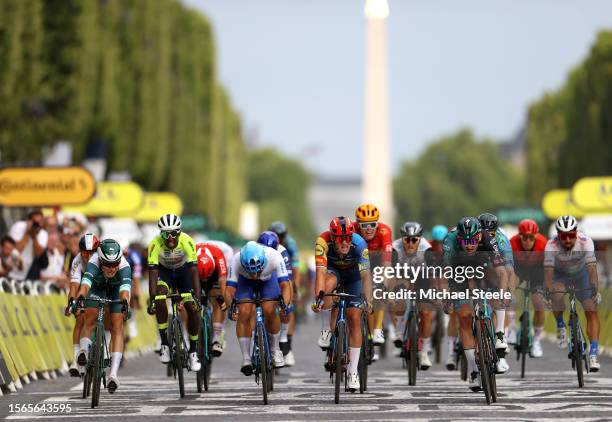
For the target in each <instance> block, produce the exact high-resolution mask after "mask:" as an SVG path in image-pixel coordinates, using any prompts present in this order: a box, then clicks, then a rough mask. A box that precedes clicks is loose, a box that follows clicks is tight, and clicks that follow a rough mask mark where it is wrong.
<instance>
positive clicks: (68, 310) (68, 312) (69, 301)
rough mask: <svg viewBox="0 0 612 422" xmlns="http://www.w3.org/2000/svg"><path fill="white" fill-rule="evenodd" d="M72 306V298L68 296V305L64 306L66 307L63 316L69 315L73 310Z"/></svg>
mask: <svg viewBox="0 0 612 422" xmlns="http://www.w3.org/2000/svg"><path fill="white" fill-rule="evenodd" d="M73 306H74V298H72V297H70V298H68V305H67V306H66V309H64V315H65V316H70V314H71V313H72V312H73Z"/></svg>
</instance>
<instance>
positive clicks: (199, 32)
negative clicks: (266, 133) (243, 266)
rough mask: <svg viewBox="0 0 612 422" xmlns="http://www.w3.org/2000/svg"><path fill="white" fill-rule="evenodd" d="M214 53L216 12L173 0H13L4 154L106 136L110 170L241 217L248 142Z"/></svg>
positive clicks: (5, 64)
mask: <svg viewBox="0 0 612 422" xmlns="http://www.w3.org/2000/svg"><path fill="white" fill-rule="evenodd" d="M215 62H216V60H215V49H214V38H213V34H212V28H211V26H210V24H209V22H208V20H207V19H206V18H205V17H204V16H203V15H201V14H200V13H198V12H195V11H193V10H191V9H188V8H186V7H185V6H183V5H182V4H181V3H180V2H178V1H175V0H154V1H153V0H121V1H117V0H3V1H2V2H0V151H2V156H1V157H0V159H1V160H2V163H3V164H4V165H10V164H26V163H32V164H35V163H36V162H39V161H40V158H41V155H42V154H41V153H42V147H44V146H47V145H52V144H53V143H55V142H56V141H58V140H68V141H70V142H71V143H72V145H73V151H74V157H73V158H74V161H75V162H77V163H78V162H80V161H81V159H82V158H83V157H84V154H85V149H86V147H87V145H88V143H89V142H91V141H98V142H102V143H105V144H106V146H107V148H108V151H109V157H108V164H109V169H110V170H120V171H123V170H127V171H129V172H131V174H132V176H133V177H134V179H135V180H136V181H137V182H139V183H140V184H142V185H143V186H144V187H145V189H147V190H171V191H173V192H176V193H177V194H179V195H180V196H181V198H182V199H183V201H184V203H185V205H186V211H188V212H202V213H205V214H207V215H208V217H209V218H210V219H211V221H213V222H216V223H217V224H220V225H223V226H228V227H231V226H233V227H235V226H236V224H237V222H238V209H239V206H240V204H241V203H242V201H243V200H244V199H245V195H246V189H245V181H244V179H245V175H246V173H245V170H244V169H243V168H242V166H240V165H239V163H240V162H243V161H245V160H246V158H245V156H246V152H245V149H244V145H243V140H242V133H241V125H240V117H239V116H238V115H237V114H236V112H235V111H234V110H233V108H232V105H231V102H230V100H229V98H228V96H227V94H226V93H225V91H224V90H223V89H222V88H221V87H220V86H219V84H218V81H217V77H216V70H215Z"/></svg>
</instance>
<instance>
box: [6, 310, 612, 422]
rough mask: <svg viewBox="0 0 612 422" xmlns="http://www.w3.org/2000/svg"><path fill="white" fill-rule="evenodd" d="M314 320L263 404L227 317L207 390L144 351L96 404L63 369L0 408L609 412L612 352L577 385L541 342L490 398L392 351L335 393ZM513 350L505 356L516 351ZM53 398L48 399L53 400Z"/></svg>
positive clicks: (134, 416) (312, 416) (500, 415)
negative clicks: (358, 388)
mask: <svg viewBox="0 0 612 422" xmlns="http://www.w3.org/2000/svg"><path fill="white" fill-rule="evenodd" d="M319 329H320V323H319V322H318V320H316V321H315V320H314V319H311V320H310V321H308V322H307V323H305V324H304V325H303V326H302V327H301V328H300V331H299V332H298V334H297V336H296V338H295V339H294V351H295V354H296V359H297V364H296V366H295V367H293V368H291V369H286V368H284V369H281V370H280V373H279V374H278V375H277V376H276V383H275V390H274V392H272V393H271V394H270V403H269V404H268V405H267V406H266V405H263V404H262V399H261V390H260V388H259V387H258V386H257V385H256V384H255V381H254V378H253V377H245V376H243V375H242V374H241V373H240V372H239V365H240V357H239V349H238V344H237V342H236V339H235V336H234V334H233V330H234V327H233V323H230V324H228V326H227V330H228V333H229V336H228V345H227V349H226V353H225V354H224V355H223V356H222V357H221V358H219V359H217V360H216V361H215V363H214V366H213V375H212V377H213V380H212V385H211V387H210V390H209V391H208V392H205V393H202V394H198V393H197V391H196V386H195V374H192V373H189V374H188V376H187V385H186V390H187V395H186V397H185V398H184V399H180V398H179V392H178V383H177V381H175V380H174V379H173V378H167V377H166V375H165V368H164V367H163V366H162V365H161V364H160V363H159V361H158V357H157V355H154V354H152V353H148V354H145V355H142V356H139V357H136V358H132V359H130V360H128V361H126V362H125V366H124V368H123V369H122V370H121V371H120V373H119V376H120V382H121V385H120V387H119V389H118V390H117V392H116V393H115V394H114V395H110V394H108V392H107V391H103V392H102V395H101V399H100V406H99V407H98V408H96V409H91V408H90V402H89V400H83V399H81V398H80V394H81V382H80V381H79V380H78V379H75V378H70V377H67V376H63V377H59V378H57V379H55V380H50V381H38V382H35V383H31V384H30V385H27V386H25V387H24V389H23V390H21V391H19V392H18V393H15V394H10V395H5V396H4V397H2V398H0V418H3V419H4V418H6V419H11V420H12V419H22V420H34V419H48V420H59V419H65V420H70V419H72V418H89V419H90V420H94V418H101V419H100V420H103V421H109V422H110V421H122V422H125V421H126V420H129V421H154V420H155V421H163V420H170V419H176V418H177V417H178V418H180V420H181V421H190V420H194V421H195V420H202V418H204V420H217V419H219V420H221V419H223V420H231V421H249V422H253V421H281V420H309V421H313V420H387V421H389V420H407V419H410V420H435V421H451V420H453V421H458V420H464V421H476V420H483V421H484V420H486V421H490V420H506V421H507V420H514V421H518V420H520V421H528V420H538V421H541V420H559V419H572V420H580V421H612V378H611V377H610V375H609V374H610V369H609V368H611V366H612V359H609V358H602V359H601V363H602V371H601V372H599V373H597V374H588V375H587V376H586V384H585V387H584V388H582V389H579V388H578V386H577V380H576V375H575V372H573V371H572V370H571V364H570V361H569V360H568V359H567V353H566V352H564V351H562V350H559V349H558V348H557V347H556V345H554V344H552V343H545V344H544V352H545V356H544V358H541V359H537V360H536V359H530V360H529V361H528V362H527V377H526V379H523V380H522V379H520V374H519V371H518V365H517V362H516V361H515V360H513V359H509V362H510V365H511V371H510V372H509V373H508V374H506V375H503V376H499V377H498V391H499V398H498V402H497V403H495V404H492V405H490V406H487V404H486V402H485V398H484V394H483V393H472V392H471V391H469V390H468V388H467V384H466V383H465V382H463V381H461V380H460V379H459V374H458V372H457V371H455V372H449V371H447V370H446V369H445V368H444V367H443V366H442V365H434V366H433V367H432V368H431V369H430V370H429V371H426V372H425V371H422V372H419V373H418V379H417V386H415V387H409V386H408V380H407V372H406V371H405V370H403V369H402V364H401V361H400V359H398V358H395V357H392V356H390V355H388V356H387V357H386V358H385V359H382V360H380V361H379V362H376V363H374V364H373V365H372V366H371V367H370V378H369V387H368V392H367V393H364V394H359V393H355V394H351V393H344V392H343V393H342V395H341V399H340V404H338V405H336V404H334V402H333V385H332V384H331V383H330V379H329V376H326V374H325V373H324V372H323V353H322V352H321V351H320V350H319V348H318V347H317V346H316V337H317V336H318V333H319ZM513 356H514V355H512V356H511V357H513ZM28 403H31V404H39V406H40V405H41V404H62V403H63V404H69V405H70V408H71V411H70V412H58V413H19V412H14V411H13V412H11V405H13V406H12V407H13V410H14V409H15V406H14V405H15V404H20V405H23V404H28ZM49 407H50V406H49Z"/></svg>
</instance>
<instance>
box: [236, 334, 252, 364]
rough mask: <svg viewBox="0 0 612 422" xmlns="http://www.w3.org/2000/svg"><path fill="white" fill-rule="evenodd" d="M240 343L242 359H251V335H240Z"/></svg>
mask: <svg viewBox="0 0 612 422" xmlns="http://www.w3.org/2000/svg"><path fill="white" fill-rule="evenodd" d="M238 343H240V351H241V352H242V359H251V338H250V337H238Z"/></svg>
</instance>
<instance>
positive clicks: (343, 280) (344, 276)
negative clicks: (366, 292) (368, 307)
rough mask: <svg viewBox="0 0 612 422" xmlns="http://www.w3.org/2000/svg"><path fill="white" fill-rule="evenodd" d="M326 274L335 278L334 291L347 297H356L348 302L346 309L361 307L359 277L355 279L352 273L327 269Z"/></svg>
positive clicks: (331, 268)
mask: <svg viewBox="0 0 612 422" xmlns="http://www.w3.org/2000/svg"><path fill="white" fill-rule="evenodd" d="M327 273H328V274H333V275H334V276H335V277H336V280H337V284H336V290H337V291H341V292H343V293H348V294H349V295H355V296H358V297H357V298H353V299H351V300H349V301H348V305H347V307H348V308H357V307H359V306H360V305H361V292H362V288H361V276H359V277H358V278H355V273H354V271H340V270H338V269H337V268H333V267H327Z"/></svg>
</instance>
